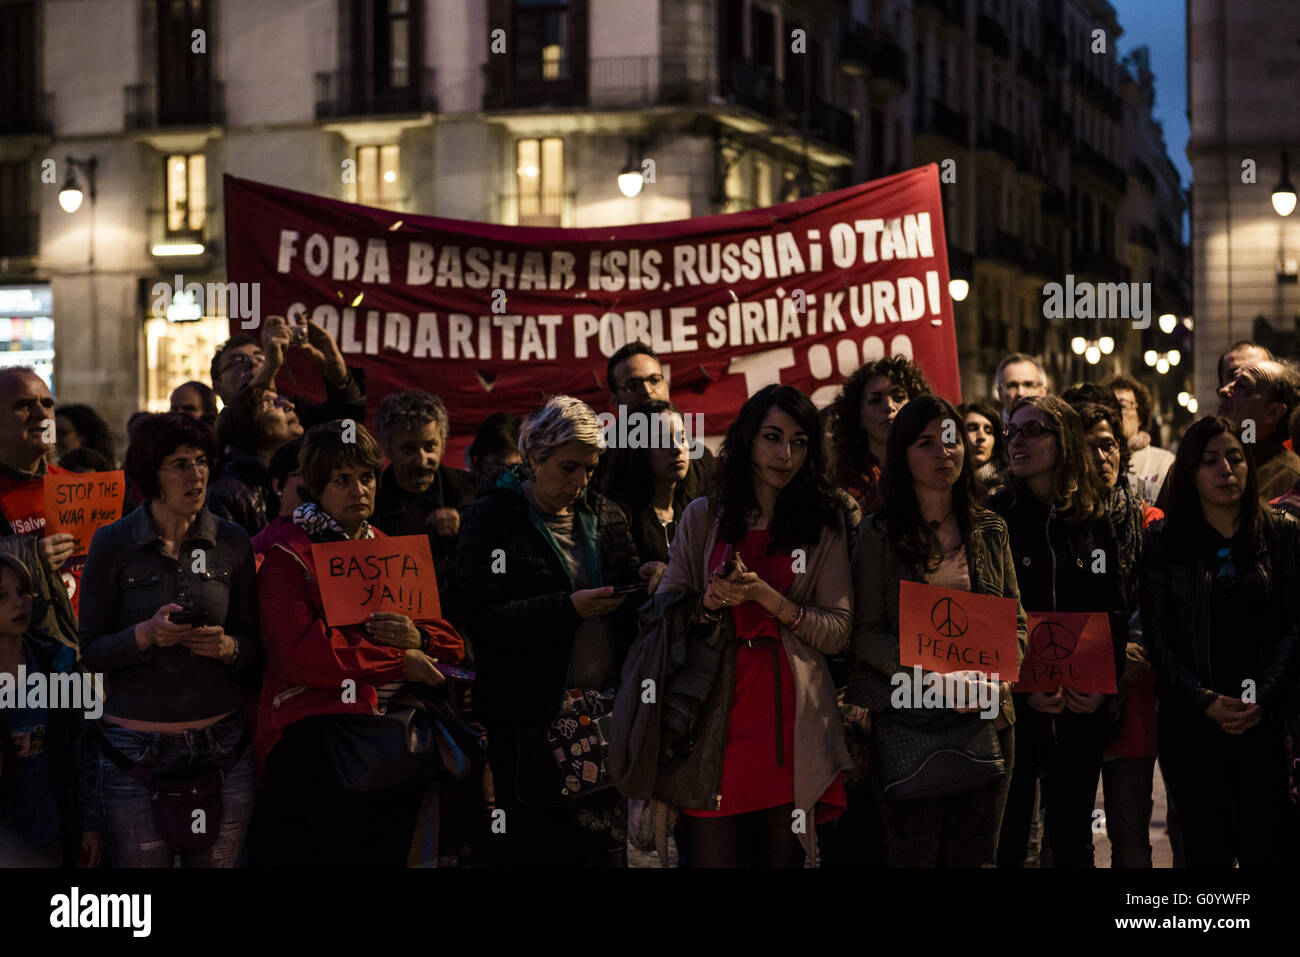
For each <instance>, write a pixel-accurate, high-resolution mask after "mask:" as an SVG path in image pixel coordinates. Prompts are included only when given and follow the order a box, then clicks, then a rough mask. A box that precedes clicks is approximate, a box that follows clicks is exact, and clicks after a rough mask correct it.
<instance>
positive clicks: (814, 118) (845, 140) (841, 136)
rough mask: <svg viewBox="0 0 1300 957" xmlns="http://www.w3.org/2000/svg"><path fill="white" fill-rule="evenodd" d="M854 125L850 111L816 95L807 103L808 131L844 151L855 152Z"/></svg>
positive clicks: (855, 136) (855, 135)
mask: <svg viewBox="0 0 1300 957" xmlns="http://www.w3.org/2000/svg"><path fill="white" fill-rule="evenodd" d="M855 127H856V124H855V123H854V119H853V114H852V113H849V112H848V111H846V110H841V109H840V108H839V107H838V106H835V105H833V104H831V103H827V102H826V101H825V100H820V99H817V98H816V97H814V98H813V99H812V101H811V103H810V104H809V109H808V133H809V134H810V135H812V136H816V137H817V138H818V139H820V140H824V141H825V142H827V143H830V144H831V145H832V146H835V147H838V148H839V149H841V150H843V151H844V152H845V153H856V152H857V133H856V128H855Z"/></svg>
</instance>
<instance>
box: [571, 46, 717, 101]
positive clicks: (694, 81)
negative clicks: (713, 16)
mask: <svg viewBox="0 0 1300 957" xmlns="http://www.w3.org/2000/svg"><path fill="white" fill-rule="evenodd" d="M588 64H589V70H588V92H587V98H586V103H587V104H589V105H590V106H592V107H595V108H603V109H622V108H638V107H647V106H664V105H675V104H676V105H680V104H686V103H700V102H704V101H705V100H707V98H708V95H709V93H710V92H712V90H713V89H714V78H713V75H712V73H711V70H712V61H711V59H710V58H709V57H706V56H694V57H687V56H625V57H598V58H596V59H593V60H590V61H588Z"/></svg>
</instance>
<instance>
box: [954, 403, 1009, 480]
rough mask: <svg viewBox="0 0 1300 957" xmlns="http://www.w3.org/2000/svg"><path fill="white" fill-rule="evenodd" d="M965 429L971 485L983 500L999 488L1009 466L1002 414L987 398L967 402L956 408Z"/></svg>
mask: <svg viewBox="0 0 1300 957" xmlns="http://www.w3.org/2000/svg"><path fill="white" fill-rule="evenodd" d="M957 411H958V412H959V413H960V414H961V417H962V422H963V424H964V425H965V427H966V444H967V445H968V446H969V447H970V456H971V464H972V465H973V466H974V467H975V482H976V484H977V486H978V489H979V490H980V491H982V493H983V495H984V496H985V497H987V496H989V495H992V494H993V493H994V492H996V491H998V489H1000V488H1002V476H1003V474H1004V473H1005V472H1006V470H1007V466H1008V465H1009V464H1010V460H1009V459H1008V458H1007V441H1006V438H1005V437H1004V436H1003V434H1002V415H1001V413H999V412H998V407H997V406H996V405H994V404H993V403H992V402H990V401H988V400H987V399H983V400H981V401H979V402H967V403H965V404H963V405H961V406H959V407H958V409H957Z"/></svg>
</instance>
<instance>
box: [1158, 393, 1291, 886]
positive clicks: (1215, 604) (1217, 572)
mask: <svg viewBox="0 0 1300 957" xmlns="http://www.w3.org/2000/svg"><path fill="white" fill-rule="evenodd" d="M1257 484H1258V481H1257V478H1256V473H1255V463H1254V458H1253V456H1252V450H1251V448H1250V444H1249V443H1247V444H1245V445H1243V444H1242V441H1241V438H1240V435H1239V433H1238V432H1237V431H1236V430H1235V429H1234V428H1233V427H1232V423H1231V422H1229V421H1228V420H1227V419H1225V418H1221V417H1219V416H1211V417H1207V418H1204V419H1201V420H1200V421H1199V422H1197V423H1195V424H1194V425H1192V427H1191V428H1189V429H1188V430H1187V432H1186V434H1185V435H1184V436H1183V440H1182V442H1181V443H1180V444H1179V446H1178V454H1177V455H1176V457H1175V459H1174V464H1173V469H1172V474H1171V476H1170V483H1169V488H1170V496H1169V502H1168V510H1167V514H1166V517H1165V519H1164V521H1162V522H1157V523H1155V524H1154V525H1152V526H1151V529H1150V531H1149V532H1148V533H1147V537H1146V543H1145V547H1144V549H1143V554H1142V575H1141V582H1142V585H1141V594H1142V622H1143V641H1144V643H1145V644H1146V647H1147V650H1148V652H1149V653H1150V655H1151V662H1152V666H1153V667H1154V669H1155V673H1156V692H1157V694H1158V695H1159V698H1160V712H1159V742H1160V765H1161V770H1162V771H1163V773H1164V776H1165V782H1166V784H1167V785H1168V787H1169V793H1170V796H1171V797H1172V798H1173V801H1174V803H1175V804H1176V805H1177V807H1178V816H1179V823H1180V825H1181V828H1182V832H1183V849H1184V852H1185V854H1186V860H1187V866H1188V867H1213V868H1227V869H1230V868H1231V867H1232V866H1233V863H1234V861H1235V862H1236V863H1237V864H1239V865H1240V866H1241V867H1288V868H1294V867H1295V866H1296V861H1297V860H1298V859H1300V857H1298V855H1300V816H1298V815H1300V812H1298V811H1297V807H1296V803H1295V802H1296V800H1297V788H1300V780H1297V777H1296V775H1297V773H1300V772H1298V771H1297V768H1296V765H1295V758H1296V755H1295V748H1296V745H1297V741H1296V730H1297V729H1296V724H1297V721H1296V706H1297V700H1296V699H1297V687H1296V676H1295V669H1296V665H1297V628H1298V627H1300V626H1298V615H1300V599H1298V596H1300V592H1298V591H1297V589H1296V576H1297V571H1298V570H1297V567H1296V565H1297V548H1298V547H1300V526H1297V524H1296V522H1295V520H1294V519H1293V518H1291V517H1290V516H1288V515H1284V514H1278V513H1275V512H1272V511H1270V510H1269V509H1267V508H1265V507H1263V506H1261V505H1260V504H1259V498H1258V491H1257V487H1256V486H1257ZM1288 725H1289V730H1288ZM1288 739H1289V740H1290V742H1291V744H1290V754H1288V753H1287V751H1288V746H1287V743H1286V742H1287V740H1288ZM1288 790H1289V794H1288Z"/></svg>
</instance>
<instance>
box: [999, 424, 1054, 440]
mask: <svg viewBox="0 0 1300 957" xmlns="http://www.w3.org/2000/svg"><path fill="white" fill-rule="evenodd" d="M1022 434H1023V435H1024V437H1025V438H1027V439H1038V438H1041V437H1042V436H1043V435H1044V434H1050V435H1055V434H1056V430H1055V429H1054V428H1052V427H1051V426H1050V425H1044V424H1043V423H1042V422H1039V421H1038V420H1037V419H1034V420H1032V421H1029V422H1026V423H1025V424H1024V425H1008V426H1007V431H1006V436H1007V444H1008V445H1010V444H1011V443H1012V442H1014V441H1015V440H1016V436H1018V435H1022Z"/></svg>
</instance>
